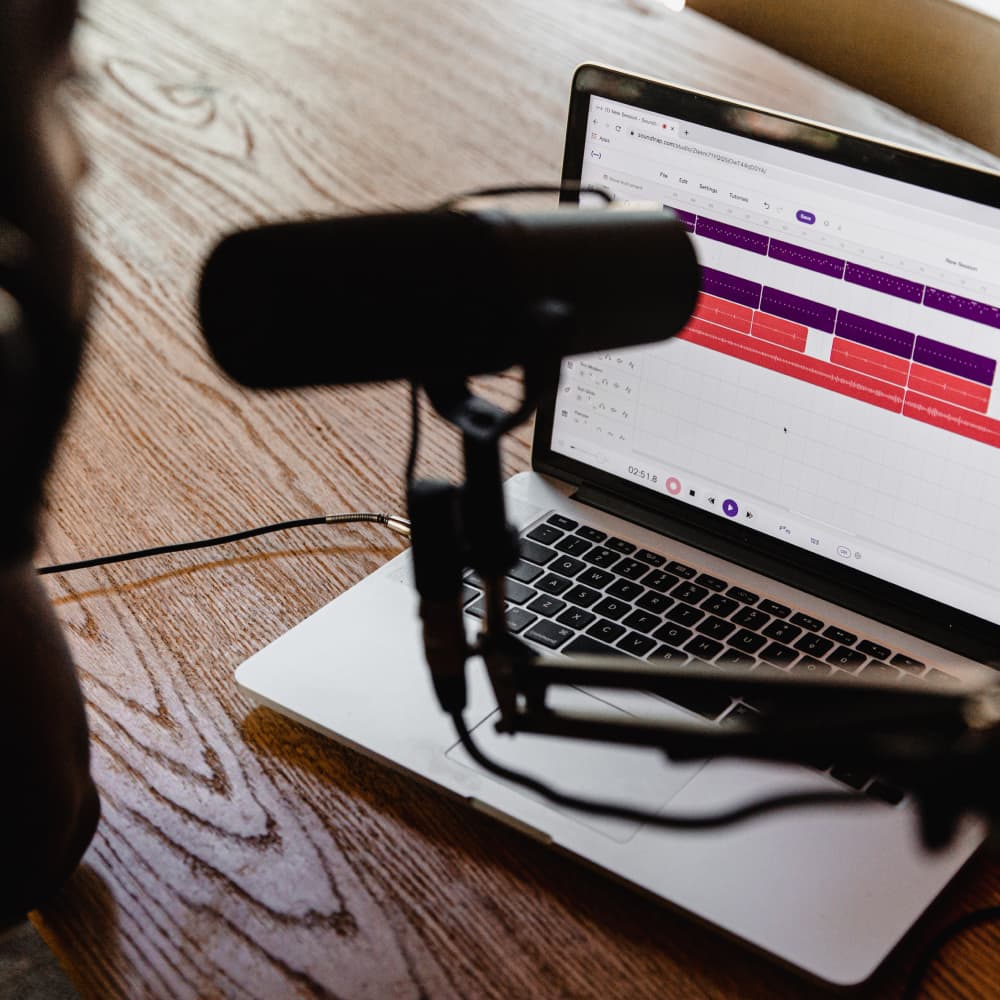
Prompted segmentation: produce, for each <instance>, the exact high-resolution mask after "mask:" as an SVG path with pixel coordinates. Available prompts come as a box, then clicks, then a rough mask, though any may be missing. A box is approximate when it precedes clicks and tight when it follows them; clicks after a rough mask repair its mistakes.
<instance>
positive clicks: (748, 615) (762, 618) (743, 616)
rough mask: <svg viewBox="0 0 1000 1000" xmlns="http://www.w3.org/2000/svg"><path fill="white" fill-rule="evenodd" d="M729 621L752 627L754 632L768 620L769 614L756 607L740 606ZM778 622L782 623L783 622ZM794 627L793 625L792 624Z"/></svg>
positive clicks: (769, 618)
mask: <svg viewBox="0 0 1000 1000" xmlns="http://www.w3.org/2000/svg"><path fill="white" fill-rule="evenodd" d="M729 620H730V621H733V622H736V624H737V625H741V626H742V627H743V628H749V629H753V630H754V631H755V632H756V631H758V630H760V629H761V628H763V627H764V626H765V625H766V624H767V623H768V622H769V621H770V620H771V616H770V615H765V614H764V612H763V611H758V610H757V608H741V609H740V610H739V611H737V612H736V614H735V615H733V616H732V618H730V619H729ZM780 624H782V625H784V624H785V623H784V622H781V623H780ZM792 627H793V628H794V627H795V626H794V625H793V626H792Z"/></svg>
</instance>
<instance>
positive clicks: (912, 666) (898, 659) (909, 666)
mask: <svg viewBox="0 0 1000 1000" xmlns="http://www.w3.org/2000/svg"><path fill="white" fill-rule="evenodd" d="M858 649H861V646H860V645H859V646H858ZM889 662H890V663H891V664H892V665H893V666H894V667H902V668H903V669H904V670H910V671H912V672H913V673H916V672H917V671H919V670H922V669H923V667H924V664H923V663H921V662H920V660H914V659H913V658H912V657H910V656H904V655H903V654H902V653H897V654H896V655H895V656H894V657H893V658H892V659H891V660H890V661H889Z"/></svg>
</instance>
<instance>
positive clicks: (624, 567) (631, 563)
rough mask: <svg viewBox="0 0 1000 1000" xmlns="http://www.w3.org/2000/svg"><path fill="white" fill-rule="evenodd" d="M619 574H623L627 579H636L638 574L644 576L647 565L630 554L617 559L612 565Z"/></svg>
mask: <svg viewBox="0 0 1000 1000" xmlns="http://www.w3.org/2000/svg"><path fill="white" fill-rule="evenodd" d="M612 568H613V569H614V571H615V572H616V573H617V574H618V575H619V576H624V577H625V578H626V579H627V580H638V579H639V577H640V576H645V575H646V571H647V570H648V569H649V567H648V566H647V565H646V564H645V563H641V562H639V561H638V560H636V559H632V558H631V557H630V556H626V557H625V558H624V559H619V560H618V562H616V563H615V564H614V566H613V567H612Z"/></svg>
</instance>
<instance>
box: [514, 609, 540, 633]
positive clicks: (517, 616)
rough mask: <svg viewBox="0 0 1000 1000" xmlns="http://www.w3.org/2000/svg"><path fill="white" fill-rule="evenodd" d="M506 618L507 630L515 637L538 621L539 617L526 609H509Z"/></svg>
mask: <svg viewBox="0 0 1000 1000" xmlns="http://www.w3.org/2000/svg"><path fill="white" fill-rule="evenodd" d="M506 618H507V628H509V629H510V630H511V632H513V633H514V634H515V635H516V634H517V633H518V632H522V631H524V629H526V628H527V627H528V626H529V625H531V624H533V623H534V622H536V621H538V615H533V614H531V612H530V611H525V610H524V608H508V609H507V614H506Z"/></svg>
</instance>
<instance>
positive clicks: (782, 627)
mask: <svg viewBox="0 0 1000 1000" xmlns="http://www.w3.org/2000/svg"><path fill="white" fill-rule="evenodd" d="M761 607H763V604H762V605H761ZM764 635H766V636H767V637H768V639H777V640H778V642H794V641H795V640H796V639H797V638H798V637H799V636H800V635H802V629H800V628H799V627H798V625H793V624H792V623H791V622H783V621H781V620H780V619H779V620H778V621H773V622H771V624H770V625H768V626H767V628H766V629H764Z"/></svg>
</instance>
